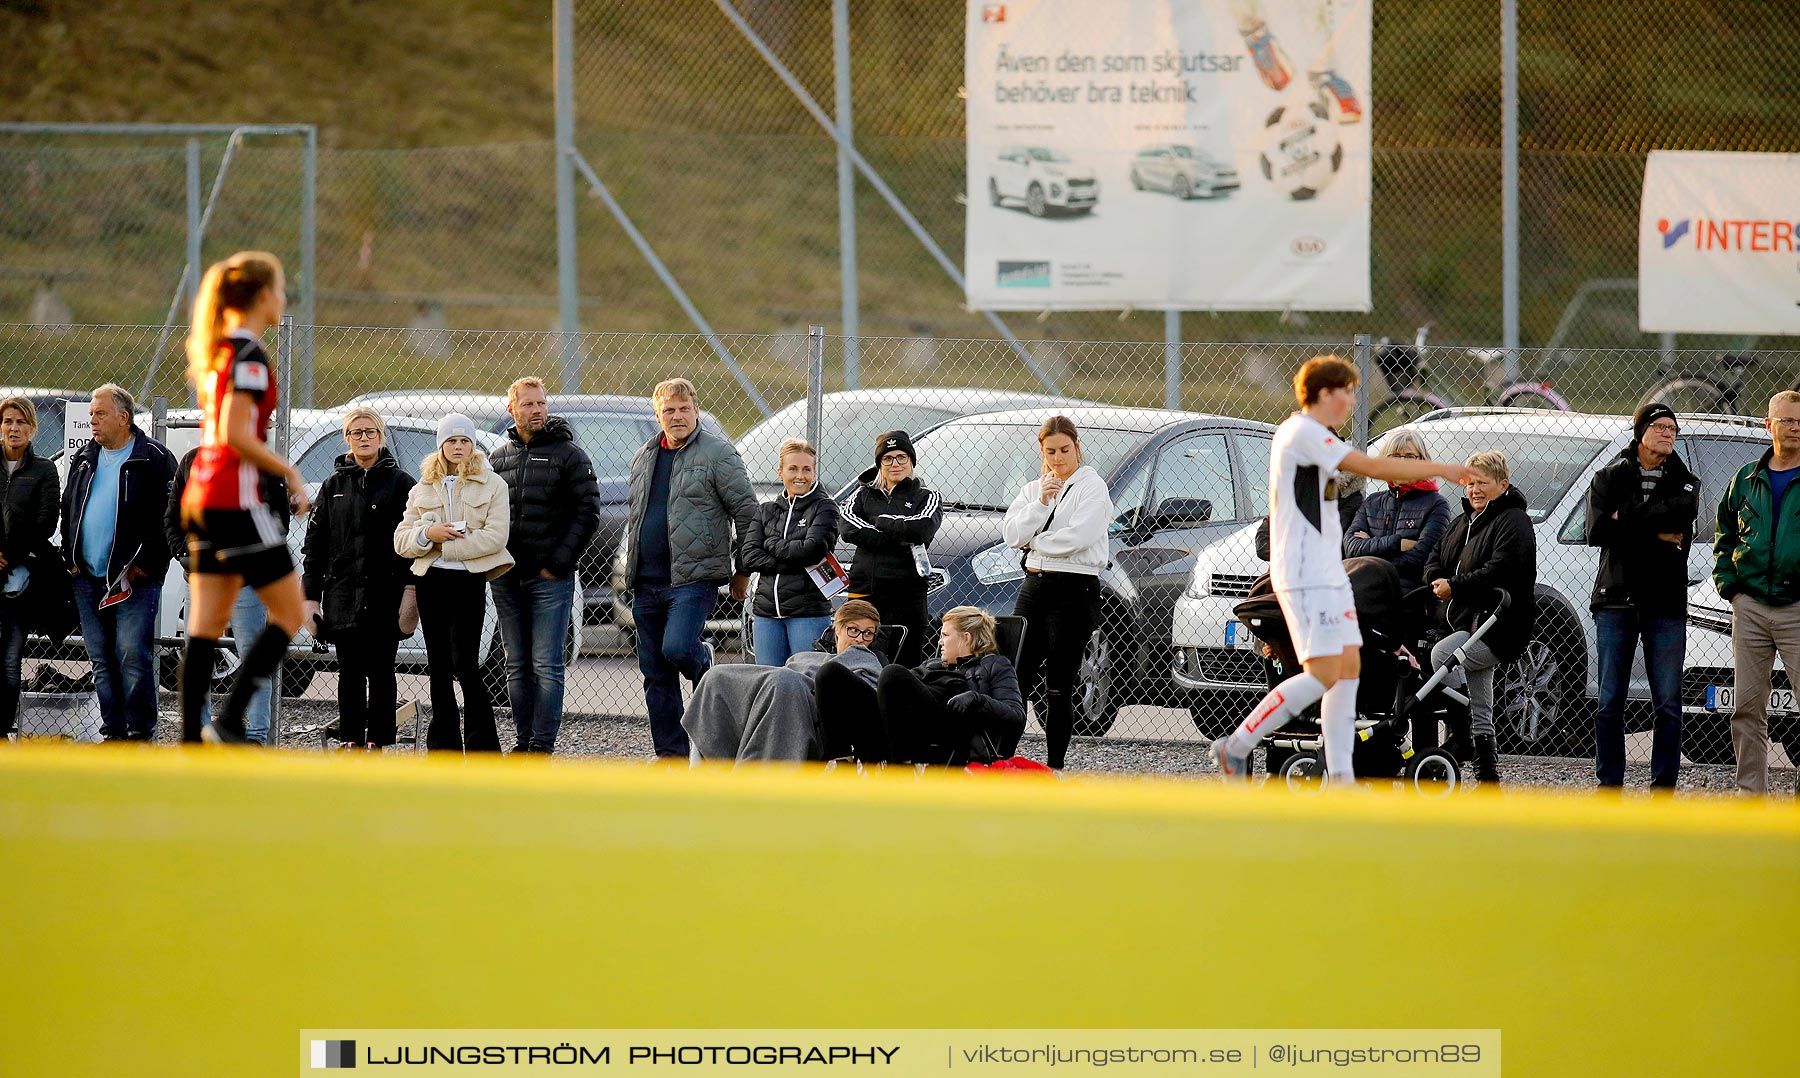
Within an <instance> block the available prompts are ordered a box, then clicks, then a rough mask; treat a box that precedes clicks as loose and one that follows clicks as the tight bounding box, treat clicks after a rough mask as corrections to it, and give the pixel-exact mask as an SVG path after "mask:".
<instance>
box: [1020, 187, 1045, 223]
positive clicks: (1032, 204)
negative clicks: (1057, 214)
mask: <svg viewBox="0 0 1800 1078" xmlns="http://www.w3.org/2000/svg"><path fill="white" fill-rule="evenodd" d="M1047 209H1048V207H1047V206H1046V205H1045V203H1044V189H1043V187H1041V186H1039V185H1038V184H1035V183H1034V184H1032V185H1031V187H1030V189H1029V190H1027V191H1026V192H1025V212H1027V213H1029V214H1031V216H1033V217H1042V216H1044V213H1045V212H1046V210H1047Z"/></svg>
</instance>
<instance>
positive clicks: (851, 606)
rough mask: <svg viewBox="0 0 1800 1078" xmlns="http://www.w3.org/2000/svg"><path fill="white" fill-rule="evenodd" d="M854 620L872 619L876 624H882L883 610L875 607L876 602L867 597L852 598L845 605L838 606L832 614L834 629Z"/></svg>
mask: <svg viewBox="0 0 1800 1078" xmlns="http://www.w3.org/2000/svg"><path fill="white" fill-rule="evenodd" d="M852 621H872V622H874V623H875V624H876V625H880V624H881V611H879V610H877V609H875V604H874V603H871V602H870V601H868V600H867V599H850V600H848V601H846V602H845V603H844V605H843V606H840V607H838V608H837V613H835V614H833V615H831V625H832V628H834V629H836V628H841V627H842V626H844V625H846V624H848V623H849V622H852Z"/></svg>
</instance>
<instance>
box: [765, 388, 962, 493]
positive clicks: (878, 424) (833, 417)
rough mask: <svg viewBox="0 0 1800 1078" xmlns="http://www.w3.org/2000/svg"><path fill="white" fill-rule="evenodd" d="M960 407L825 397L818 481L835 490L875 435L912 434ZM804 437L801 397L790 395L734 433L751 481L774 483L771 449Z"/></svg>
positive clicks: (868, 455)
mask: <svg viewBox="0 0 1800 1078" xmlns="http://www.w3.org/2000/svg"><path fill="white" fill-rule="evenodd" d="M961 414H962V413H961V412H959V411H957V410H956V409H954V408H951V407H949V406H947V405H946V406H937V405H923V404H889V403H886V402H883V401H833V400H829V399H828V400H826V401H825V410H824V414H823V415H822V416H821V417H820V420H819V442H820V445H819V486H820V487H821V488H822V489H824V490H830V491H835V490H839V489H841V488H842V487H843V486H844V484H846V483H848V482H850V481H851V480H852V479H855V478H856V477H857V475H858V474H859V473H861V472H862V471H863V469H865V468H867V467H869V466H870V465H872V464H874V463H875V436H876V435H878V434H882V433H885V432H887V431H890V430H903V431H906V432H907V433H908V434H917V433H919V432H920V431H922V430H924V429H925V428H926V427H931V426H936V425H937V424H939V423H942V422H943V421H944V420H946V419H950V418H952V417H954V416H958V415H961ZM804 437H806V402H805V401H795V402H794V403H793V404H790V405H788V406H787V407H786V408H783V409H782V410H781V411H779V412H776V413H775V414H774V415H772V416H770V417H769V418H767V419H765V420H763V421H762V422H761V423H758V424H757V425H756V426H754V427H752V428H750V430H749V431H748V432H746V433H745V435H744V436H743V437H742V438H740V439H738V444H737V446H738V455H739V456H740V457H742V458H744V467H745V468H746V469H748V470H749V472H750V481H751V482H752V483H766V484H772V483H777V482H779V480H777V479H776V473H777V471H778V470H779V468H780V461H779V460H777V459H776V454H777V453H778V452H779V451H780V449H781V443H782V442H784V441H786V440H787V439H789V438H804Z"/></svg>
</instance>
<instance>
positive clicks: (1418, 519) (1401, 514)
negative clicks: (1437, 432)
mask: <svg viewBox="0 0 1800 1078" xmlns="http://www.w3.org/2000/svg"><path fill="white" fill-rule="evenodd" d="M1378 455H1379V456H1383V457H1392V458H1394V459H1395V460H1430V459H1431V454H1430V453H1428V452H1426V450H1425V439H1423V438H1421V437H1419V435H1417V434H1415V433H1413V432H1412V431H1409V430H1403V431H1396V432H1395V433H1394V434H1392V435H1389V436H1388V440H1387V441H1386V442H1385V443H1383V445H1382V447H1381V452H1380V453H1379V454H1378ZM1453 515H1454V514H1452V513H1451V511H1450V503H1449V502H1448V501H1447V500H1445V498H1444V496H1443V495H1442V494H1439V493H1438V484H1437V480H1435V479H1424V480H1420V481H1419V482H1417V483H1390V484H1388V489H1386V490H1382V491H1376V492H1375V493H1374V494H1371V495H1369V496H1368V498H1367V499H1366V500H1365V501H1364V502H1363V504H1362V505H1361V506H1360V507H1358V509H1357V510H1356V517H1355V519H1353V520H1352V521H1351V522H1350V526H1349V527H1348V528H1345V529H1344V557H1346V558H1382V559H1385V560H1386V561H1388V562H1391V563H1392V564H1393V566H1394V568H1395V569H1398V570H1399V571H1400V586H1401V587H1402V588H1404V589H1406V590H1408V591H1410V590H1412V589H1413V588H1416V587H1418V586H1419V585H1420V584H1422V583H1424V580H1423V577H1424V574H1425V563H1426V562H1427V561H1429V560H1431V552H1432V551H1434V550H1436V549H1437V545H1438V542H1439V541H1440V540H1442V539H1443V538H1444V532H1445V530H1447V529H1448V528H1449V527H1450V518H1451V516H1453Z"/></svg>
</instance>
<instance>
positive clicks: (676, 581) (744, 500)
mask: <svg viewBox="0 0 1800 1078" xmlns="http://www.w3.org/2000/svg"><path fill="white" fill-rule="evenodd" d="M662 443H663V436H662V435H661V434H658V435H656V436H655V437H654V438H651V439H650V440H649V441H648V442H645V443H644V445H643V448H641V449H639V450H638V451H637V455H636V456H634V457H632V458H631V508H630V510H629V511H628V513H627V515H626V518H625V579H626V580H628V581H635V580H636V579H637V572H638V564H637V563H638V546H639V540H640V535H639V533H640V532H641V531H642V530H643V526H644V513H645V510H646V509H648V507H649V505H650V484H651V480H652V476H653V474H654V473H655V471H656V454H657V450H658V449H660V448H661V447H662ZM674 453H675V459H674V462H673V464H672V465H671V467H670V470H669V497H668V503H667V504H668V509H669V525H668V527H669V582H670V584H672V585H674V586H676V587H680V586H681V585H683V584H692V583H697V582H699V581H707V582H709V583H718V584H723V583H724V582H725V581H727V580H729V579H730V578H731V576H732V574H733V573H736V572H740V571H741V570H742V566H740V565H738V555H739V549H740V548H741V547H742V546H743V539H744V535H745V534H746V533H747V532H749V530H750V519H751V518H752V517H754V516H755V515H756V491H755V490H754V489H753V488H752V487H751V486H750V475H749V473H748V472H746V471H744V461H743V458H742V457H739V456H738V451H737V447H736V446H734V445H732V444H731V442H730V440H729V439H727V438H726V437H725V436H724V435H722V434H718V433H716V432H714V431H710V430H708V429H707V428H706V427H704V426H702V427H701V428H700V429H699V430H696V431H695V432H694V433H693V435H692V436H691V437H689V438H688V440H687V441H685V442H683V443H681V447H680V448H679V449H676V450H675V451H674ZM734 532H735V533H736V536H735V538H734V537H733V533H734Z"/></svg>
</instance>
